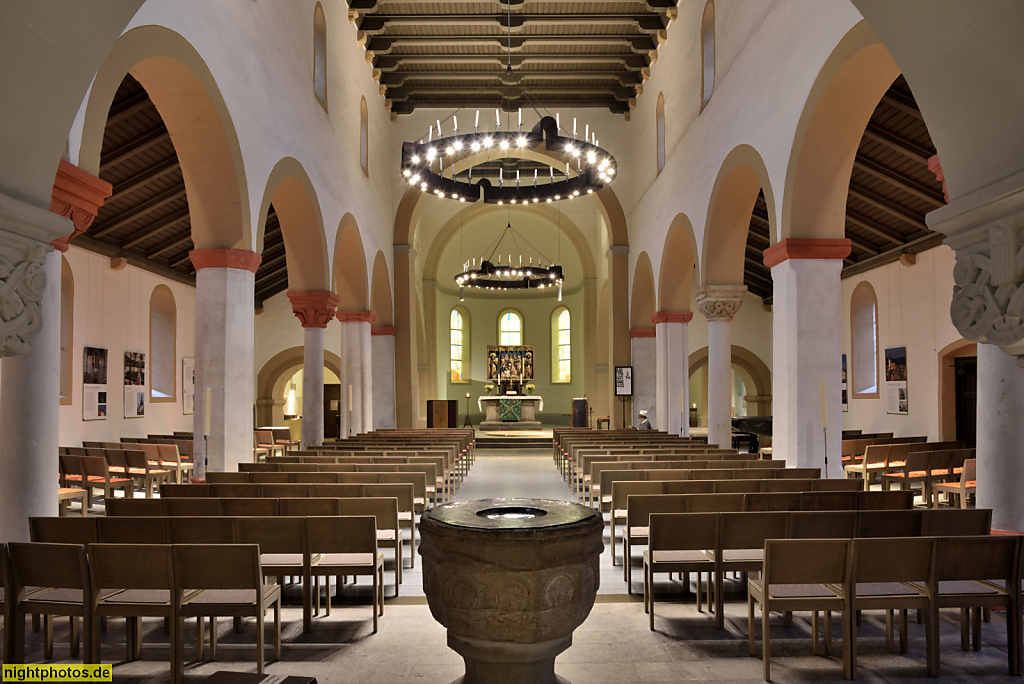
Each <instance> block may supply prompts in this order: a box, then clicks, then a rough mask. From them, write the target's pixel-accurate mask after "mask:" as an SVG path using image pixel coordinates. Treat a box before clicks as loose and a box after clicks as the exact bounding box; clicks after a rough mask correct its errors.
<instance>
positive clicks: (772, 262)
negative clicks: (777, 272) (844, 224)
mask: <svg viewBox="0 0 1024 684" xmlns="http://www.w3.org/2000/svg"><path fill="white" fill-rule="evenodd" d="M850 244H851V242H850V241H849V240H847V239H845V238H838V239H831V240H830V239H813V238H786V239H785V240H779V241H778V242H776V243H775V244H774V245H772V246H771V247H769V248H768V249H766V250H764V265H765V266H767V267H768V268H772V267H773V266H777V265H779V264H781V263H782V262H783V261H788V260H790V259H845V258H846V257H848V256H850Z"/></svg>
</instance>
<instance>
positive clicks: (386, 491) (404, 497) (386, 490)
mask: <svg viewBox="0 0 1024 684" xmlns="http://www.w3.org/2000/svg"><path fill="white" fill-rule="evenodd" d="M363 496H364V497H382V496H386V497H394V498H395V499H397V500H398V510H399V511H412V509H413V486H412V485H411V484H408V483H405V482H400V483H374V484H364V485H363Z"/></svg>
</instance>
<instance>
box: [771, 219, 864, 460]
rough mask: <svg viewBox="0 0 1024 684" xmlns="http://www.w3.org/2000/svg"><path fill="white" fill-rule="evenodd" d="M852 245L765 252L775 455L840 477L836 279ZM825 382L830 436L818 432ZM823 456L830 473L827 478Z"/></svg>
mask: <svg viewBox="0 0 1024 684" xmlns="http://www.w3.org/2000/svg"><path fill="white" fill-rule="evenodd" d="M849 254H850V241H849V240H845V239H837V240H812V239H800V238H789V239H787V240H782V241H780V242H778V243H776V244H775V245H773V246H772V247H770V248H768V249H766V250H765V251H764V263H765V265H766V266H768V267H769V268H770V269H771V270H772V283H773V287H774V289H775V295H774V297H773V299H772V301H773V302H774V305H773V316H772V364H773V368H772V407H773V418H772V455H773V457H774V458H784V459H786V464H787V465H789V466H790V467H794V468H795V467H801V468H821V469H822V471H821V472H822V476H823V477H842V476H843V468H842V461H841V458H842V454H841V449H842V430H843V421H842V414H841V413H840V411H841V406H840V403H841V399H842V394H841V389H840V383H841V382H842V354H843V340H842V333H843V323H842V311H843V302H842V291H841V286H840V279H839V274H840V271H841V270H842V268H843V259H844V258H846V257H847V256H848V255H849ZM822 381H824V382H825V410H826V415H827V426H828V431H827V437H828V441H827V442H826V433H825V431H823V429H822V417H821V382H822ZM825 456H828V473H827V474H826V472H825Z"/></svg>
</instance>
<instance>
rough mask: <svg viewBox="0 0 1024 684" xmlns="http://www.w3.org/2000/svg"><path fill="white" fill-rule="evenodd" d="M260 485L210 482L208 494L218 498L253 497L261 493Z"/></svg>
mask: <svg viewBox="0 0 1024 684" xmlns="http://www.w3.org/2000/svg"><path fill="white" fill-rule="evenodd" d="M189 486H193V485H186V487H189ZM262 486H263V485H258V484H252V483H239V484H211V485H210V489H209V491H210V494H209V496H213V497H216V498H218V499H228V498H230V499H255V498H258V497H260V496H262V495H263V494H262V493H261V487H262Z"/></svg>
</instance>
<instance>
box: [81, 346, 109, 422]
mask: <svg viewBox="0 0 1024 684" xmlns="http://www.w3.org/2000/svg"><path fill="white" fill-rule="evenodd" d="M106 418H107V350H106V349H102V348H100V347H85V349H84V356H83V358H82V420H106Z"/></svg>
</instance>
